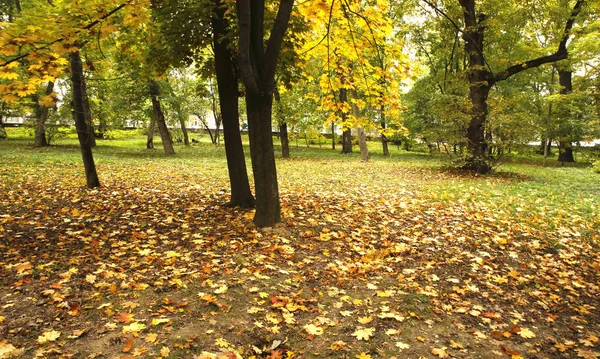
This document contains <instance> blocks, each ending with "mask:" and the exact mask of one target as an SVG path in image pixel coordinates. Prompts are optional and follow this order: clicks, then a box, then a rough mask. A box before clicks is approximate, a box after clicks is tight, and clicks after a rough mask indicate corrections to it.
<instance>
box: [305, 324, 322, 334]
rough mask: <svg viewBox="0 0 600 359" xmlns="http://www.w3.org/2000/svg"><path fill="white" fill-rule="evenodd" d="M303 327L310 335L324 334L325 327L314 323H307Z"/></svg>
mask: <svg viewBox="0 0 600 359" xmlns="http://www.w3.org/2000/svg"><path fill="white" fill-rule="evenodd" d="M303 328H304V330H305V331H306V332H307V333H308V334H309V335H322V334H323V328H321V327H318V326H316V325H314V324H306V325H305V326H304V327H303Z"/></svg>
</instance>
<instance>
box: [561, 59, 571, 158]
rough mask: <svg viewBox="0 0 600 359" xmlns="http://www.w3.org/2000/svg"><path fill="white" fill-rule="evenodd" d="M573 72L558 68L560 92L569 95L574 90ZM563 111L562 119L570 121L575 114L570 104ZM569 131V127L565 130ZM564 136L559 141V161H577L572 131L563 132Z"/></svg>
mask: <svg viewBox="0 0 600 359" xmlns="http://www.w3.org/2000/svg"><path fill="white" fill-rule="evenodd" d="M572 79H573V72H571V71H570V70H563V69H559V70H558V84H559V85H560V94H561V95H568V94H570V93H571V92H573V80H572ZM560 112H561V117H562V121H566V122H568V120H569V117H570V116H572V115H573V114H572V113H571V111H569V109H568V106H566V108H563V109H562V111H560ZM566 131H568V129H566V130H564V131H563V132H566ZM561 135H562V138H560V139H559V142H558V161H559V162H575V158H574V157H573V147H572V141H571V140H572V138H571V136H570V135H571V134H570V133H562V134H561Z"/></svg>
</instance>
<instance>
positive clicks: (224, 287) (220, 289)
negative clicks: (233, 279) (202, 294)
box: [213, 284, 229, 294]
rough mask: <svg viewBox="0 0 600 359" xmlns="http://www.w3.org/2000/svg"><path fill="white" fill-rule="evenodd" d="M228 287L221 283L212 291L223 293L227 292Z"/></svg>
mask: <svg viewBox="0 0 600 359" xmlns="http://www.w3.org/2000/svg"><path fill="white" fill-rule="evenodd" d="M228 289H229V287H227V286H226V285H225V284H223V285H222V286H220V287H219V288H217V289H215V290H214V292H213V293H215V294H224V293H227V290H228Z"/></svg>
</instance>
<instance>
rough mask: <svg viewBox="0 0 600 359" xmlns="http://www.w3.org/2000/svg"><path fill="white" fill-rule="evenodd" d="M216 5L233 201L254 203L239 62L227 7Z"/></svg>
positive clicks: (216, 37) (218, 60)
mask: <svg viewBox="0 0 600 359" xmlns="http://www.w3.org/2000/svg"><path fill="white" fill-rule="evenodd" d="M213 3H214V5H215V8H214V10H213V11H214V13H213V17H212V27H213V45H214V52H215V72H216V76H217V88H218V92H219V106H220V109H221V116H222V117H221V119H222V122H223V140H224V141H225V156H226V157H227V168H228V170H229V183H230V184H231V202H230V205H231V206H234V207H242V208H252V207H254V197H253V196H252V192H251V191H250V182H249V180H248V172H247V169H246V157H245V156H244V147H243V145H242V135H241V133H240V120H239V106H238V77H237V74H236V71H235V63H234V60H233V58H232V56H233V55H232V54H231V51H230V50H229V45H230V42H229V38H228V37H227V36H225V34H226V33H227V31H228V28H229V23H228V21H227V19H226V18H225V9H224V8H223V7H222V6H220V5H221V2H220V0H213Z"/></svg>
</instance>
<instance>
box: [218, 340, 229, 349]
mask: <svg viewBox="0 0 600 359" xmlns="http://www.w3.org/2000/svg"><path fill="white" fill-rule="evenodd" d="M215 345H216V346H218V347H221V348H227V347H228V346H229V342H228V341H227V340H225V339H223V338H217V340H215Z"/></svg>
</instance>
